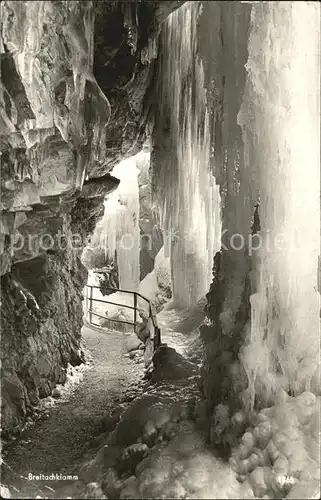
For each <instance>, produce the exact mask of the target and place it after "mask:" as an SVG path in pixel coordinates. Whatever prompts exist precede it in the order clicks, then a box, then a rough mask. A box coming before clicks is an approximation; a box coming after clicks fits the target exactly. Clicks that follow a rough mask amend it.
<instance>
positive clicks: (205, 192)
mask: <svg viewBox="0 0 321 500" xmlns="http://www.w3.org/2000/svg"><path fill="white" fill-rule="evenodd" d="M200 8H201V6H200V3H199V2H187V3H186V4H184V5H183V6H182V7H181V8H180V9H178V10H177V11H176V12H174V13H172V14H171V15H170V16H169V18H168V19H167V21H166V23H165V26H164V29H163V38H162V58H161V68H160V87H159V98H160V115H159V117H158V118H157V120H158V126H163V127H165V128H166V129H167V130H166V133H167V134H168V139H165V141H167V144H166V147H168V148H169V149H170V152H169V153H166V155H165V157H163V158H161V159H160V160H156V161H157V165H156V167H155V168H154V172H153V174H154V178H153V183H154V186H156V188H155V193H154V195H155V203H156V204H157V205H158V207H159V208H160V212H161V223H162V227H163V230H164V241H165V245H166V247H167V251H168V254H169V256H170V258H171V273H172V287H173V305H174V306H175V307H178V308H190V307H192V306H193V305H195V304H196V303H197V301H198V300H199V299H200V298H201V297H203V296H204V295H205V294H206V293H207V292H208V289H209V285H210V282H211V280H212V266H213V255H214V253H215V252H216V251H217V250H219V249H220V227H221V226H220V196H219V187H218V186H217V185H216V182H215V178H214V177H213V175H212V172H211V166H210V134H209V116H208V112H207V110H206V93H205V90H204V74H203V68H202V64H201V61H200V58H199V57H198V54H197V21H198V17H199V14H200ZM159 124H161V125H159ZM156 125H157V124H156ZM157 146H158V145H157ZM156 155H157V152H156Z"/></svg>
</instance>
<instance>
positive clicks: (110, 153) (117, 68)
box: [0, 1, 181, 432]
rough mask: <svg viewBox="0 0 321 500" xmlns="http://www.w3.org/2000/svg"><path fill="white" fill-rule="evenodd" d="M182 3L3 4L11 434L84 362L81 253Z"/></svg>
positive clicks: (144, 116)
mask: <svg viewBox="0 0 321 500" xmlns="http://www.w3.org/2000/svg"><path fill="white" fill-rule="evenodd" d="M180 3H181V2H152V3H151V2H145V1H144V2H140V3H136V2H92V1H82V2H80V1H74V2H71V1H67V2H65V1H59V2H55V1H45V2H39V1H32V2H28V3H26V2H22V1H5V2H1V7H0V8H1V38H0V55H1V81H0V107H1V112H0V151H1V205H0V210H1V224H0V257H1V260H0V270H1V275H2V276H3V278H2V282H1V288H2V294H1V315H2V320H1V324H2V335H1V342H2V349H1V352H2V358H3V360H2V371H3V374H2V381H3V384H2V396H3V397H2V404H3V409H2V415H3V420H2V427H3V429H4V431H5V432H11V431H12V430H13V429H14V428H18V427H20V426H21V423H22V422H23V421H24V419H25V417H26V414H27V413H28V412H29V411H31V410H32V406H33V405H34V404H36V403H37V401H38V398H39V397H44V396H47V395H48V394H50V392H51V390H52V388H53V387H54V385H55V384H56V383H61V382H63V381H64V378H65V367H66V365H67V364H68V362H71V363H73V364H75V363H79V362H80V361H81V355H80V354H79V352H78V351H79V345H80V329H81V325H82V303H81V301H82V293H81V290H82V287H83V284H84V282H85V280H86V270H85V269H84V267H83V266H82V264H81V263H80V260H79V255H80V252H81V250H82V249H83V247H84V246H85V245H86V242H87V238H88V236H89V235H90V234H91V233H92V232H93V230H94V227H95V226H96V223H97V220H98V219H99V218H100V217H101V216H102V214H103V204H102V202H103V199H104V197H105V195H106V194H107V193H108V192H111V191H112V190H114V189H115V188H116V187H117V185H118V180H117V179H115V178H113V177H112V176H110V175H109V174H108V172H109V171H110V170H111V168H112V167H113V166H114V165H115V164H116V163H117V162H118V161H119V159H120V158H124V157H125V156H127V155H128V156H129V155H131V154H134V153H136V152H138V151H139V149H140V147H141V142H142V141H143V140H145V136H146V129H147V124H148V121H149V115H150V104H149V94H150V92H151V81H152V76H153V59H154V58H155V57H156V55H157V35H158V31H159V25H160V23H161V22H162V21H163V20H164V19H165V18H166V16H167V15H168V14H169V12H170V11H171V10H172V9H174V8H177V7H178V6H179V5H180Z"/></svg>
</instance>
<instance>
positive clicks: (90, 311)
mask: <svg viewBox="0 0 321 500" xmlns="http://www.w3.org/2000/svg"><path fill="white" fill-rule="evenodd" d="M92 310H93V287H92V286H91V287H90V298H89V323H92V318H93V315H92Z"/></svg>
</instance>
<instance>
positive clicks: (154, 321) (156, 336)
mask: <svg viewBox="0 0 321 500" xmlns="http://www.w3.org/2000/svg"><path fill="white" fill-rule="evenodd" d="M85 286H86V287H87V289H89V290H90V296H89V297H88V294H87V293H86V295H85V298H86V311H87V312H88V313H89V323H91V324H93V325H95V326H99V325H97V324H96V323H93V321H92V316H97V317H99V318H102V319H106V320H109V321H113V322H116V323H123V324H128V325H132V326H133V327H134V331H135V332H136V326H137V325H138V324H139V323H137V311H138V310H139V309H140V308H139V307H138V306H137V297H140V298H141V299H143V300H145V301H146V302H147V303H148V305H149V308H148V314H149V318H150V319H151V321H152V325H153V328H154V350H156V349H157V348H158V347H159V345H160V343H161V340H160V329H159V328H158V325H157V318H156V315H155V314H153V307H152V302H151V301H150V300H149V299H147V298H146V297H144V295H142V294H140V293H139V292H133V291H130V290H122V289H120V288H111V287H104V288H105V289H107V290H113V291H114V292H122V293H129V294H131V295H133V298H134V306H129V305H127V304H119V303H116V302H111V301H110V300H101V299H94V298H93V293H92V292H93V288H97V289H99V290H100V289H101V287H100V286H97V285H88V284H86V285H85ZM88 301H89V308H88ZM93 302H101V303H105V304H112V305H115V306H120V307H125V308H127V309H132V310H133V311H134V321H133V322H132V321H124V320H120V319H113V318H108V316H102V315H101V314H98V313H96V312H95V311H93V309H92V303H93Z"/></svg>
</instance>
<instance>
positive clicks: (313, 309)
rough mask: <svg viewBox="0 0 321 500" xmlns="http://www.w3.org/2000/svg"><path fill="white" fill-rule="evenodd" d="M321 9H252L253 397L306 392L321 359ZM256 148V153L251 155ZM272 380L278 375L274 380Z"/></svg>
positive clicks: (271, 5) (245, 119) (248, 113)
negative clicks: (257, 232)
mask: <svg viewBox="0 0 321 500" xmlns="http://www.w3.org/2000/svg"><path fill="white" fill-rule="evenodd" d="M319 96H320V5H319V4H318V3H314V2H260V3H259V4H257V5H255V6H253V7H252V19H251V32H250V38H249V58H248V62H247V83H246V89H245V93H244V99H243V104H242V107H241V110H240V113H239V123H240V125H241V126H242V129H243V138H244V143H245V145H247V154H246V155H245V156H246V157H248V158H249V157H251V155H250V153H251V154H252V158H253V149H254V154H255V157H256V158H258V164H257V165H248V168H250V169H251V170H252V172H253V178H254V177H255V178H256V180H257V183H258V185H259V190H260V198H261V202H260V222H261V236H262V240H263V242H262V247H261V249H260V250H258V256H257V257H258V258H257V259H256V261H257V262H258V266H257V269H256V270H257V283H256V285H257V293H256V294H255V296H252V298H251V303H252V331H251V335H250V338H249V343H248V346H247V347H246V348H245V350H244V353H243V356H242V362H243V364H244V367H245V370H246V372H247V374H248V377H249V389H250V392H251V400H252V406H253V403H254V394H255V392H256V393H257V392H259V393H260V395H261V397H262V396H263V397H264V396H265V398H266V399H269V398H270V397H273V395H274V394H275V392H276V391H277V390H278V389H279V388H280V387H281V388H283V389H285V390H287V391H288V390H290V391H292V392H293V393H298V392H301V391H303V390H305V389H307V390H309V385H310V380H311V378H312V377H313V374H314V372H315V370H316V367H317V365H318V357H319V352H320V333H319V331H320V330H319V311H320V296H319V294H318V292H317V263H318V254H319V252H320V193H319V191H320V134H319V125H320V124H319V120H320V116H319V113H320V101H319V98H320V97H319ZM249 150H250V151H249ZM273 374H274V375H273Z"/></svg>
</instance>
